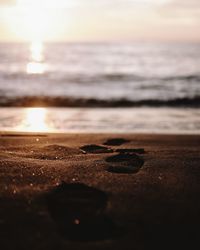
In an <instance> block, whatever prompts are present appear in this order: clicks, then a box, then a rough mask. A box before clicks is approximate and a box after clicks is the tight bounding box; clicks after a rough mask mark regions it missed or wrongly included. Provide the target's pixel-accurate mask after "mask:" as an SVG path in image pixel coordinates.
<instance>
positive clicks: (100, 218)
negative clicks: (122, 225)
mask: <svg viewBox="0 0 200 250" xmlns="http://www.w3.org/2000/svg"><path fill="white" fill-rule="evenodd" d="M107 202H108V197H107V194H106V193H104V192H103V191H101V190H98V189H96V188H92V187H89V186H86V185H84V184H80V183H73V184H66V183H63V184H61V185H60V186H58V187H57V188H55V189H54V190H52V191H51V192H50V193H49V194H48V195H47V205H48V209H49V211H50V214H51V216H52V218H53V219H54V221H55V222H56V224H57V226H58V228H59V231H60V232H61V234H62V236H63V237H65V238H66V239H68V240H74V241H86V242H87V241H97V240H104V239H109V238H112V237H113V236H114V229H115V226H114V224H113V222H112V221H111V220H110V219H109V218H108V217H107V216H106V212H105V210H106V207H107Z"/></svg>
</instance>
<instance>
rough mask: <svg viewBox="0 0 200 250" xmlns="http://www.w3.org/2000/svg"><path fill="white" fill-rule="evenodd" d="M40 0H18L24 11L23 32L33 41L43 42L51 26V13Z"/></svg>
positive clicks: (18, 5)
mask: <svg viewBox="0 0 200 250" xmlns="http://www.w3.org/2000/svg"><path fill="white" fill-rule="evenodd" d="M41 2H42V1H39V0H18V2H17V7H18V8H20V9H21V12H22V17H21V20H22V23H23V24H22V26H21V27H22V28H21V29H22V33H24V34H26V37H27V40H30V41H31V42H42V41H43V40H44V39H45V36H47V35H48V32H49V30H50V26H51V21H52V19H51V13H50V11H47V10H46V7H47V6H46V5H43V4H41Z"/></svg>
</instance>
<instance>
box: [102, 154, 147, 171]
mask: <svg viewBox="0 0 200 250" xmlns="http://www.w3.org/2000/svg"><path fill="white" fill-rule="evenodd" d="M106 162H108V163H109V166H108V167H107V171H108V172H112V173H119V174H130V173H137V172H138V171H139V170H140V168H141V167H142V166H143V165H144V160H143V159H142V158H141V157H139V156H138V155H136V154H123V153H121V154H118V155H114V156H111V157H108V158H107V159H106Z"/></svg>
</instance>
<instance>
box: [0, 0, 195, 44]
mask: <svg viewBox="0 0 200 250" xmlns="http://www.w3.org/2000/svg"><path fill="white" fill-rule="evenodd" d="M199 30H200V0H0V41H80V42H81V41H166V42H168V41H172V42H173V41H175V42H177V41H183V42H188V41H192V42H200V32H199Z"/></svg>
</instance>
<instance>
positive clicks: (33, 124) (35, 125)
mask: <svg viewBox="0 0 200 250" xmlns="http://www.w3.org/2000/svg"><path fill="white" fill-rule="evenodd" d="M47 116H48V115H47V109H45V108H27V109H25V110H24V116H23V121H22V123H21V124H20V125H19V127H18V128H17V130H20V131H24V132H51V131H52V128H51V127H50V125H49V124H48V121H47Z"/></svg>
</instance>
